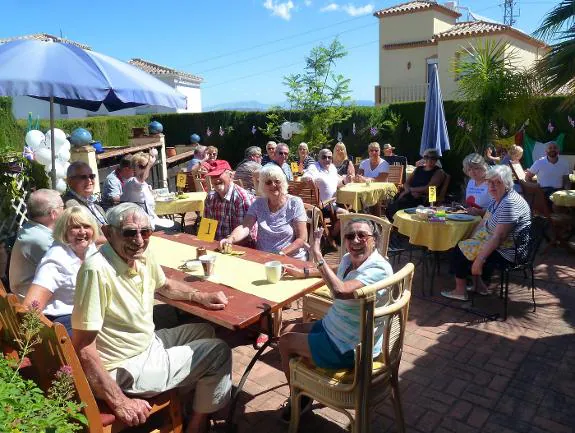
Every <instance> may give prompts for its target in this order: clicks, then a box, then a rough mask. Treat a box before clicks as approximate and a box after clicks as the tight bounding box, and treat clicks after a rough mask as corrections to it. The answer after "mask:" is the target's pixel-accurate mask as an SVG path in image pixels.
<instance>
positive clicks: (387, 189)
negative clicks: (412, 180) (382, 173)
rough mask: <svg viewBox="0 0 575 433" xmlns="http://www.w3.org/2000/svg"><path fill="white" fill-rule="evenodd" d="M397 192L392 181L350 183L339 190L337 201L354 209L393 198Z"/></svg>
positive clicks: (358, 209) (359, 209) (360, 208)
mask: <svg viewBox="0 0 575 433" xmlns="http://www.w3.org/2000/svg"><path fill="white" fill-rule="evenodd" d="M395 194H397V187H396V186H395V184H393V183H391V182H371V183H370V184H366V183H365V182H357V183H349V184H347V185H345V186H343V187H341V188H340V189H338V190H337V202H338V203H342V204H345V205H346V206H349V207H350V208H352V209H353V210H355V211H356V212H357V211H361V210H362V209H363V208H366V207H369V206H374V205H376V204H377V203H379V202H380V201H381V200H387V199H392V198H393V197H395Z"/></svg>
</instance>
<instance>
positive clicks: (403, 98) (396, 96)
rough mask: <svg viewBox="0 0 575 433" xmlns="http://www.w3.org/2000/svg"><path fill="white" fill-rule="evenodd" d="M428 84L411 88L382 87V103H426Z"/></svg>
mask: <svg viewBox="0 0 575 433" xmlns="http://www.w3.org/2000/svg"><path fill="white" fill-rule="evenodd" d="M426 96H427V84H413V85H411V86H397V87H381V103H382V104H391V103H394V102H413V101H425V97H426Z"/></svg>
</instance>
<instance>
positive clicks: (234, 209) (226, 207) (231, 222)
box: [204, 160, 255, 241]
mask: <svg viewBox="0 0 575 433" xmlns="http://www.w3.org/2000/svg"><path fill="white" fill-rule="evenodd" d="M206 176H209V177H210V180H211V182H212V186H213V188H214V189H213V190H212V191H210V193H209V194H208V196H207V198H206V202H205V206H204V216H205V217H206V218H210V219H214V220H217V221H218V228H217V229H216V238H215V239H216V240H217V241H219V240H220V239H223V238H225V237H228V236H229V235H230V234H231V233H232V231H233V230H234V229H235V228H236V227H237V226H239V225H240V224H241V223H242V221H243V219H244V216H245V215H246V213H247V212H248V209H249V207H250V205H251V204H252V203H253V201H254V196H253V195H251V194H250V193H249V192H247V191H246V190H245V189H243V188H242V187H241V186H239V185H236V184H234V183H233V182H232V176H233V172H232V169H231V167H230V164H229V163H228V162H227V161H224V160H215V161H211V162H210V167H209V171H208V172H207V173H206ZM253 235H255V233H252V236H253ZM253 239H255V236H253V237H252V239H251V240H252V241H253Z"/></svg>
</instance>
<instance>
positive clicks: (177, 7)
mask: <svg viewBox="0 0 575 433" xmlns="http://www.w3.org/2000/svg"><path fill="white" fill-rule="evenodd" d="M402 2H403V0H374V1H367V0H359V1H355V2H348V1H345V2H344V1H339V0H334V1H331V0H163V1H150V0H115V1H111V0H96V1H86V0H52V1H46V0H3V1H2V3H3V6H4V7H3V10H4V11H9V12H8V13H7V14H5V16H4V19H3V20H2V21H3V22H2V26H1V28H0V38H5V37H12V36H18V35H24V34H29V33H50V34H54V35H59V34H60V32H61V33H62V35H63V36H64V37H66V38H69V39H72V40H74V41H77V42H82V43H85V44H87V45H89V46H91V47H92V48H93V49H94V50H96V51H100V52H102V53H105V54H108V55H111V56H114V57H117V58H119V59H122V60H129V59H130V58H133V57H140V58H143V59H146V60H149V61H152V62H155V63H159V64H163V65H166V66H170V67H173V68H176V69H179V70H181V71H186V72H190V73H193V74H197V75H200V76H202V77H203V78H204V80H205V82H204V83H203V85H202V99H203V105H204V107H206V106H210V105H215V104H221V103H228V102H234V101H246V100H257V101H259V102H263V103H278V102H281V101H283V100H285V96H284V91H285V87H284V86H283V84H282V80H283V77H284V76H285V75H287V74H289V73H293V72H299V71H301V70H302V69H303V66H304V57H305V55H306V54H308V53H309V51H310V50H311V48H312V47H314V46H316V45H318V44H320V43H321V42H322V41H323V42H324V43H329V42H330V41H331V40H332V39H333V38H334V37H335V36H339V39H340V41H341V42H342V43H343V44H344V46H345V47H346V48H347V50H348V52H349V54H348V56H347V57H346V58H345V59H343V60H342V61H341V62H340V63H339V64H338V66H337V72H339V73H342V74H344V76H346V77H348V78H351V80H352V82H351V88H352V90H353V97H354V98H355V99H368V100H373V88H374V85H375V84H376V82H377V74H378V66H377V56H378V52H377V46H378V43H377V38H378V28H377V25H378V20H377V19H376V18H375V17H373V15H372V14H373V12H374V11H376V10H379V9H383V8H387V7H390V6H393V5H395V4H398V3H402ZM502 2H503V0H462V1H460V2H459V4H460V6H465V7H468V8H470V9H471V10H472V11H473V12H476V13H478V14H480V15H482V16H485V17H488V18H491V19H495V20H503V8H502V7H501V6H500V5H501V3H502ZM518 3H519V7H520V17H519V18H518V19H517V24H516V27H518V28H519V29H521V30H523V31H525V32H527V33H531V32H532V31H533V30H535V28H537V26H538V24H539V23H540V22H541V20H542V18H543V16H544V15H545V14H546V13H547V12H548V11H549V10H550V9H551V8H552V7H553V6H554V5H555V4H557V3H558V0H556V1H545V0H542V1H523V0H518ZM465 15H466V14H465V12H464V17H465Z"/></svg>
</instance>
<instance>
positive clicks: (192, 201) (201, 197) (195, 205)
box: [156, 192, 208, 215]
mask: <svg viewBox="0 0 575 433" xmlns="http://www.w3.org/2000/svg"><path fill="white" fill-rule="evenodd" d="M186 195H187V196H188V198H183V199H176V200H172V201H156V215H173V214H183V213H186V212H199V213H200V214H203V213H204V201H205V200H206V197H207V195H208V194H207V193H205V192H187V193H186Z"/></svg>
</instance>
